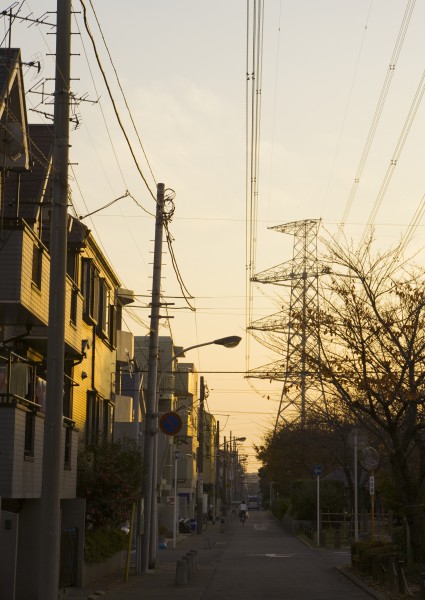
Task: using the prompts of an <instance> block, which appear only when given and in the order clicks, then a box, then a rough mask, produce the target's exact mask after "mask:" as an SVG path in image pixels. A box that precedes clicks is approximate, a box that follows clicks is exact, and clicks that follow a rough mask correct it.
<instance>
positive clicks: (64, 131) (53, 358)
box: [38, 0, 71, 600]
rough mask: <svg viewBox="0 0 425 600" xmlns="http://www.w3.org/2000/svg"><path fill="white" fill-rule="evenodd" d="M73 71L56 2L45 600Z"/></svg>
mask: <svg viewBox="0 0 425 600" xmlns="http://www.w3.org/2000/svg"><path fill="white" fill-rule="evenodd" d="M70 71H71V0H61V1H58V3H57V26H56V73H55V101H54V142H53V169H52V171H53V175H52V188H53V192H52V194H53V195H52V208H51V222H50V294H49V326H48V337H47V344H48V354H47V395H46V413H45V419H44V450H43V478H42V491H41V547H40V555H39V582H38V587H39V598H40V600H56V599H57V597H58V591H59V566H60V537H61V511H60V491H61V490H60V486H61V473H62V470H63V463H62V460H63V452H62V451H61V450H62V431H63V383H64V360H65V351H64V340H65V295H66V251H67V238H68V227H67V219H68V211H67V205H68V163H69V113H70V108H69V100H70Z"/></svg>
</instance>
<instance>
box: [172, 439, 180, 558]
mask: <svg viewBox="0 0 425 600" xmlns="http://www.w3.org/2000/svg"><path fill="white" fill-rule="evenodd" d="M175 448H176V449H175V450H174V515H173V516H174V519H173V521H174V523H173V550H175V549H176V539H177V527H178V510H179V506H178V504H179V503H178V498H177V461H178V460H179V458H180V450H178V449H177V442H176V446H175Z"/></svg>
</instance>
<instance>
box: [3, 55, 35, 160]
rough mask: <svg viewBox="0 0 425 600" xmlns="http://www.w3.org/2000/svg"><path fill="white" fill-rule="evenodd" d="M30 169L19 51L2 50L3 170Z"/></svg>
mask: <svg viewBox="0 0 425 600" xmlns="http://www.w3.org/2000/svg"><path fill="white" fill-rule="evenodd" d="M28 167H29V142H28V123H27V110H26V103H25V93H24V80H23V75H22V64H21V51H20V49H19V48H0V169H11V170H14V171H15V170H26V169H28Z"/></svg>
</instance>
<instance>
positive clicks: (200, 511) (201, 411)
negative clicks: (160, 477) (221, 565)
mask: <svg viewBox="0 0 425 600" xmlns="http://www.w3.org/2000/svg"><path fill="white" fill-rule="evenodd" d="M204 401H205V382H204V378H203V377H202V376H201V379H200V394H199V419H198V443H199V448H198V504H197V511H196V512H197V515H196V518H197V520H196V533H202V525H203V520H204V519H203V517H204V514H203V513H204V502H203V500H204V499H203V494H204Z"/></svg>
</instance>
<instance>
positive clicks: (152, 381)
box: [142, 183, 164, 573]
mask: <svg viewBox="0 0 425 600" xmlns="http://www.w3.org/2000/svg"><path fill="white" fill-rule="evenodd" d="M163 225H164V184H163V183H158V186H157V200H156V220H155V243H154V262H153V278H152V301H151V315H150V319H151V320H150V336H149V356H148V381H147V392H146V417H145V440H144V469H145V486H144V521H143V525H144V530H143V540H142V572H143V573H147V572H148V571H149V568H154V567H155V563H156V554H157V542H156V538H157V535H156V529H157V520H158V519H157V510H158V507H157V498H156V487H157V465H156V457H157V451H156V447H157V443H158V394H157V389H158V386H157V377H158V337H159V319H160V314H159V311H160V307H161V269H162V239H163Z"/></svg>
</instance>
